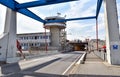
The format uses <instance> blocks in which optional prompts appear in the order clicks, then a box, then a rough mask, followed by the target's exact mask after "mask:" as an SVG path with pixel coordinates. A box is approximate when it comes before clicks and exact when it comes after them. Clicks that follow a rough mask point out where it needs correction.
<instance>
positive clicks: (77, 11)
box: [0, 0, 120, 40]
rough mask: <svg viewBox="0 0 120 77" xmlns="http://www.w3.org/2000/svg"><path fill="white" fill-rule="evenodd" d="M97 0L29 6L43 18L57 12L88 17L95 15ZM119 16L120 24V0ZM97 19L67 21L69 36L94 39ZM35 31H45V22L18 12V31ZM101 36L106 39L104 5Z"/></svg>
mask: <svg viewBox="0 0 120 77" xmlns="http://www.w3.org/2000/svg"><path fill="white" fill-rule="evenodd" d="M16 1H18V2H20V3H23V2H27V1H33V0H16ZM96 6H97V0H79V1H74V2H69V3H62V4H54V5H47V6H41V7H34V8H29V9H30V10H31V11H33V12H34V13H36V14H37V15H39V16H40V17H41V18H43V19H44V18H45V17H47V16H55V15H57V12H59V13H61V16H65V15H66V18H76V17H87V16H95V13H96ZM117 7H118V16H119V24H120V0H117ZM0 10H2V11H1V14H0V27H1V29H0V34H2V32H3V30H4V22H5V12H6V7H5V6H3V5H1V4H0ZM95 24H96V23H95V19H92V20H79V21H71V22H67V27H66V31H67V34H68V36H67V38H68V39H70V40H73V39H84V38H91V39H94V38H95V37H96V36H95V35H96V34H95ZM33 32H34V33H35V32H44V28H43V24H42V23H40V22H38V21H36V20H33V19H31V18H29V17H26V16H24V15H22V14H19V13H18V14H17V33H33ZM99 38H100V39H105V27H104V10H103V5H102V8H101V11H100V14H99Z"/></svg>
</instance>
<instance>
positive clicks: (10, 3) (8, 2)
mask: <svg viewBox="0 0 120 77" xmlns="http://www.w3.org/2000/svg"><path fill="white" fill-rule="evenodd" d="M0 3H1V4H2V5H5V6H7V7H8V8H10V9H12V10H14V11H18V12H19V13H22V14H24V15H26V16H28V17H30V18H33V19H35V20H37V21H40V22H42V23H44V22H45V21H44V20H43V19H41V18H40V17H38V16H37V15H35V14H34V13H32V12H31V11H29V10H28V9H20V10H17V9H16V8H15V5H16V4H18V2H16V1H14V0H0Z"/></svg>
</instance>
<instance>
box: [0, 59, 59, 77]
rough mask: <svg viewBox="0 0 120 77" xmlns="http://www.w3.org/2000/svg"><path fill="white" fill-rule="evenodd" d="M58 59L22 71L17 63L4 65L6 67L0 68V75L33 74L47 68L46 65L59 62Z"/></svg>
mask: <svg viewBox="0 0 120 77" xmlns="http://www.w3.org/2000/svg"><path fill="white" fill-rule="evenodd" d="M60 59H61V58H57V59H54V60H51V61H48V62H45V63H43V64H40V65H37V66H33V67H30V68H27V69H24V70H21V69H20V67H21V66H20V65H19V63H12V64H6V65H3V66H1V74H3V75H7V74H12V73H17V72H20V71H32V72H34V71H36V70H38V69H41V68H43V67H45V66H47V65H49V64H51V63H53V62H55V61H57V60H60ZM10 77H12V76H10ZM16 77H18V76H16ZM20 77H21V76H20Z"/></svg>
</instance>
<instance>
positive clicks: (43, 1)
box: [16, 0, 77, 9]
mask: <svg viewBox="0 0 120 77" xmlns="http://www.w3.org/2000/svg"><path fill="white" fill-rule="evenodd" d="M70 1H77V0H39V1H33V2H27V3H22V4H17V5H16V8H17V9H22V8H30V7H36V6H45V5H51V4H57V3H63V2H70Z"/></svg>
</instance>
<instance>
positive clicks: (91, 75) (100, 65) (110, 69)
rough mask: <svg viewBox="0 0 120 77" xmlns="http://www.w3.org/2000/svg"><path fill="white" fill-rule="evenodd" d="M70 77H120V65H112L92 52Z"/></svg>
mask: <svg viewBox="0 0 120 77" xmlns="http://www.w3.org/2000/svg"><path fill="white" fill-rule="evenodd" d="M69 77H120V65H110V64H108V63H107V62H105V61H103V60H101V59H100V58H99V57H98V56H96V55H95V54H94V52H91V53H88V54H87V57H86V61H85V64H79V65H76V70H74V72H72V73H71V74H70V76H69Z"/></svg>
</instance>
